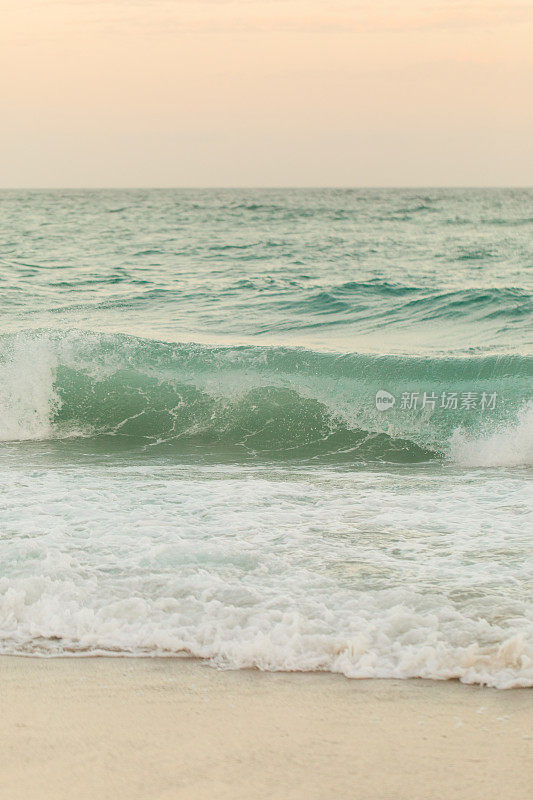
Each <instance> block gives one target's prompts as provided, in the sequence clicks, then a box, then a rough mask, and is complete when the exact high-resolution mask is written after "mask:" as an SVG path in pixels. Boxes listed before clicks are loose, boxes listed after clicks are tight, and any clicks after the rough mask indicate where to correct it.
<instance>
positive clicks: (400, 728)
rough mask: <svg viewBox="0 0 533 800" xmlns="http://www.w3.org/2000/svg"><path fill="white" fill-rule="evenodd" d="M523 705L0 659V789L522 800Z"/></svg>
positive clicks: (164, 664)
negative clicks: (500, 799)
mask: <svg viewBox="0 0 533 800" xmlns="http://www.w3.org/2000/svg"><path fill="white" fill-rule="evenodd" d="M532 712H533V693H532V692H531V691H529V690H528V689H509V690H498V689H489V688H486V687H480V686H471V685H465V684H461V683H459V682H457V681H442V682H441V681H428V680H420V679H415V680H395V679H363V680H354V679H348V678H345V677H343V676H341V675H333V674H331V673H267V672H260V671H256V670H242V671H223V670H217V669H214V668H212V667H209V666H208V665H207V664H206V663H205V662H201V661H198V660H195V659H185V658H149V657H146V658H142V657H135V658H120V657H91V658H53V659H41V658H28V657H20V656H1V657H0V715H1V719H2V726H0V731H1V733H0V762H1V768H0V769H1V775H2V785H3V796H4V797H5V798H6V800H19V798H20V800H23V799H24V800H48V798H50V800H52V798H54V800H63V798H65V800H66V798H72V797H76V800H85V798H87V800H89V798H91V800H93V799H94V798H95V797H98V798H99V799H103V798H113V800H122V798H124V800H126V798H127V800H137V799H138V800H141V799H142V800H147V799H148V798H162V799H163V800H171V798H172V799H174V798H186V797H187V798H194V800H196V799H198V800H203V798H206V799H207V798H210V800H211V798H228V800H230V798H231V800H237V799H238V798H243V800H244V798H246V800H255V798H270V797H279V798H284V799H287V800H296V799H299V798H302V800H303V798H306V800H307V798H310V799H311V800H312V799H313V798H316V799H317V800H319V799H320V800H322V798H324V800H329V798H333V797H336V798H347V799H348V798H350V800H404V798H405V800H441V799H442V800H455V799H457V800H459V798H464V799H465V800H477V798H479V800H481V798H483V800H492V798H494V800H496V798H498V799H499V798H501V797H513V800H526V798H529V796H530V789H531V775H532V774H533V756H532V750H533V748H532V742H533V731H532V729H531V719H532V718H533V714H532Z"/></svg>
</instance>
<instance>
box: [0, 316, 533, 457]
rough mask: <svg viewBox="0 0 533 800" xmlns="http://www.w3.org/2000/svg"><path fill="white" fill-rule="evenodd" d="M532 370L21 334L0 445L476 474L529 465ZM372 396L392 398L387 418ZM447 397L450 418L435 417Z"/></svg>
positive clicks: (517, 362)
mask: <svg viewBox="0 0 533 800" xmlns="http://www.w3.org/2000/svg"><path fill="white" fill-rule="evenodd" d="M532 362H533V359H530V358H527V357H522V356H507V357H501V356H499V357H498V356H484V357H480V358H476V357H471V358H468V359H451V358H446V359H438V358H412V357H400V356H379V357H378V356H365V355H360V354H332V353H320V352H315V351H311V350H305V349H303V348H301V349H298V348H293V349H291V348H286V347H278V348H276V347H248V346H240V347H208V346H201V345H196V344H171V343H165V342H156V341H152V340H145V339H139V338H136V337H132V336H125V335H109V334H98V333H84V332H81V331H70V332H57V331H56V332H54V331H40V332H26V333H21V334H18V335H14V336H4V337H3V338H2V339H1V340H0V379H1V383H0V410H1V417H0V441H9V440H11V441H12V440H39V439H52V438H56V439H61V438H67V437H73V436H84V437H101V436H114V437H120V438H121V439H122V440H127V441H131V442H132V443H136V444H139V443H141V444H145V445H147V446H152V447H154V446H158V447H167V448H168V447H173V448H177V449H179V448H183V447H186V446H194V447H201V448H203V449H204V450H205V449H209V448H219V447H231V448H234V449H236V450H238V451H240V452H242V453H243V454H244V455H248V456H261V455H263V456H268V457H274V458H304V459H321V458H339V459H342V460H343V461H347V460H348V461H349V460H353V461H354V462H358V461H361V460H362V461H372V460H385V461H391V462H403V461H424V460H427V459H430V458H435V457H440V458H445V457H448V458H451V459H452V460H454V461H456V462H457V463H459V464H465V465H483V464H486V465H487V466H491V465H497V464H499V463H501V464H508V463H511V462H510V461H509V459H510V458H511V456H510V455H509V453H510V452H512V454H513V455H512V458H513V459H514V461H513V462H512V463H520V464H523V463H524V464H529V463H531V445H530V438H529V439H528V436H529V437H530V435H531V429H532V417H531V414H530V413H529V412H528V413H527V414H525V413H524V412H523V408H524V406H525V405H526V404H527V402H528V399H529V391H530V385H531V384H530V376H531V368H532ZM29 365H31V370H30V369H28V366H29ZM379 391H385V392H387V393H388V394H389V395H390V396H393V397H394V404H393V406H392V407H391V408H390V409H387V410H386V411H382V410H381V409H380V408H378V407H377V404H376V394H377V392H379ZM451 394H455V395H456V401H455V404H456V407H455V408H454V407H453V402H452V403H451V404H449V405H450V407H447V408H444V407H442V406H443V403H444V401H443V400H442V398H443V397H444V396H446V395H447V396H448V397H449V396H450V395H451ZM461 397H466V398H468V397H469V398H470V400H471V403H470V406H468V405H466V404H465V405H464V407H462V406H461V404H460V402H458V399H459V401H460V399H461ZM405 398H407V399H409V398H411V400H412V398H415V403H414V406H413V407H407V406H406V403H405ZM427 398H429V401H428V402H426V401H427ZM472 398H474V400H472ZM482 398H485V399H487V398H488V403H487V402H482ZM485 406H487V407H485ZM528 441H529V445H528V444H527V442H528ZM516 442H519V444H520V446H519V447H517V446H516Z"/></svg>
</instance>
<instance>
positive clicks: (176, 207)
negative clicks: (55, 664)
mask: <svg viewBox="0 0 533 800" xmlns="http://www.w3.org/2000/svg"><path fill="white" fill-rule="evenodd" d="M0 231H1V232H2V236H1V238H0V281H1V284H0V285H1V287H2V291H1V293H0V412H1V413H0V477H1V481H0V511H1V513H2V521H1V523H0V524H1V529H0V649H1V651H2V652H7V653H24V654H33V655H58V654H78V655H79V654H94V653H101V652H106V653H107V652H111V653H123V654H136V653H143V654H166V655H175V654H192V655H195V656H199V657H202V658H207V659H210V661H211V662H212V663H214V664H217V665H222V666H227V667H246V666H256V667H260V668H262V669H291V670H308V669H325V670H332V671H339V672H343V673H344V674H346V675H349V676H353V677H362V676H379V677H388V676H395V677H416V676H423V677H431V678H448V677H459V678H460V679H461V680H465V681H467V682H478V683H488V684H490V685H494V686H499V687H502V688H505V687H509V686H517V685H531V683H532V682H533V635H532V632H533V610H532V607H531V603H530V597H531V579H532V577H533V570H532V565H531V560H530V554H531V538H530V531H531V516H530V515H531V487H530V478H531V472H530V468H531V463H532V451H533V443H532V430H533V412H532V410H531V387H532V383H531V376H532V372H533V356H532V341H531V340H532V335H531V331H532V326H531V320H532V307H533V304H532V284H533V281H532V266H533V191H529V190H353V191H352V190H253V191H252V190H138V191H119V190H116V191H110V190H109V191H35V192H30V191H24V192H22V191H20V192H18V191H6V192H2V193H0Z"/></svg>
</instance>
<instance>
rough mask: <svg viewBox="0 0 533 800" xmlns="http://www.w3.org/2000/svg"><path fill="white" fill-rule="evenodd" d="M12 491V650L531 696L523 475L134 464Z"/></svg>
mask: <svg viewBox="0 0 533 800" xmlns="http://www.w3.org/2000/svg"><path fill="white" fill-rule="evenodd" d="M0 486H1V489H0V504H1V505H2V508H3V516H2V519H3V526H4V530H7V531H8V532H9V536H7V537H5V538H4V539H2V540H1V541H0V560H1V563H2V577H1V578H0V642H1V650H2V652H4V653H26V654H41V655H43V654H45V655H57V654H78V655H80V654H81V655H83V654H94V653H103V652H106V653H126V654H147V653H148V654H177V653H185V654H190V655H194V656H198V657H201V658H206V659H210V660H211V662H212V663H214V664H217V665H221V666H226V667H232V668H241V667H252V666H255V667H259V668H260V669H266V670H316V669H320V670H330V671H334V672H341V673H343V674H345V675H347V676H350V677H397V678H409V677H417V676H419V677H425V678H436V679H445V678H459V679H460V680H462V681H465V682H470V683H486V684H488V685H490V686H496V687H499V688H508V687H513V686H529V685H533V613H532V609H531V603H530V597H529V595H528V585H529V584H528V581H529V580H530V579H531V569H530V568H528V561H527V556H528V533H529V530H530V526H529V525H528V519H527V514H526V512H527V510H528V501H529V500H530V497H529V495H528V489H527V485H526V484H525V482H524V481H522V480H519V479H516V478H511V477H504V476H501V475H499V476H498V479H497V480H496V476H495V477H494V480H490V479H489V478H487V476H486V475H484V476H483V477H481V476H480V475H479V474H478V473H473V474H471V475H463V476H461V477H459V476H457V477H452V476H450V475H447V476H439V475H436V474H433V473H429V472H424V471H421V472H420V473H419V475H418V476H417V475H416V474H410V475H399V474H395V473H390V474H389V473H387V472H382V473H378V472H373V473H359V474H353V473H342V472H337V471H332V472H327V471H323V470H321V471H316V470H314V471H307V472H305V473H304V472H300V473H299V474H298V471H295V470H294V469H292V470H287V471H283V470H280V471H278V472H275V473H273V472H267V471H266V470H264V469H263V470H261V469H256V470H255V471H254V470H253V469H249V468H248V469H247V470H244V468H243V469H242V470H240V469H237V468H222V467H218V468H208V467H205V468H194V469H193V468H188V467H181V468H177V467H175V466H174V467H172V466H169V465H167V466H165V467H157V466H145V467H130V468H128V467H126V466H124V465H122V467H121V469H120V470H117V471H114V470H110V469H109V468H107V469H104V468H100V469H99V468H92V469H91V470H84V469H81V468H69V469H67V470H60V471H58V470H49V469H39V470H35V469H34V470H32V473H31V475H29V474H28V473H27V471H25V470H19V469H14V468H11V469H9V470H8V471H6V470H4V471H2V474H1V475H0Z"/></svg>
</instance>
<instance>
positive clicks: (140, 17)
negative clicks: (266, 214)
mask: <svg viewBox="0 0 533 800" xmlns="http://www.w3.org/2000/svg"><path fill="white" fill-rule="evenodd" d="M0 185H1V186H4V187H26V186H28V187H40V186H50V187H51V186H68V187H82V186H323V185H333V186H380V185H381V186H383V185H385V186H394V185H397V186H398V185H399V186H416V185H423V186H430V185H434V186H435V185H437V186H439V185H456V186H459V185H461V186H464V185H478V186H483V185H514V186H518V185H526V186H531V185H533V0H516V2H515V0H373V2H372V1H370V0H369V1H368V2H366V1H365V0H321V1H319V0H0Z"/></svg>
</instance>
